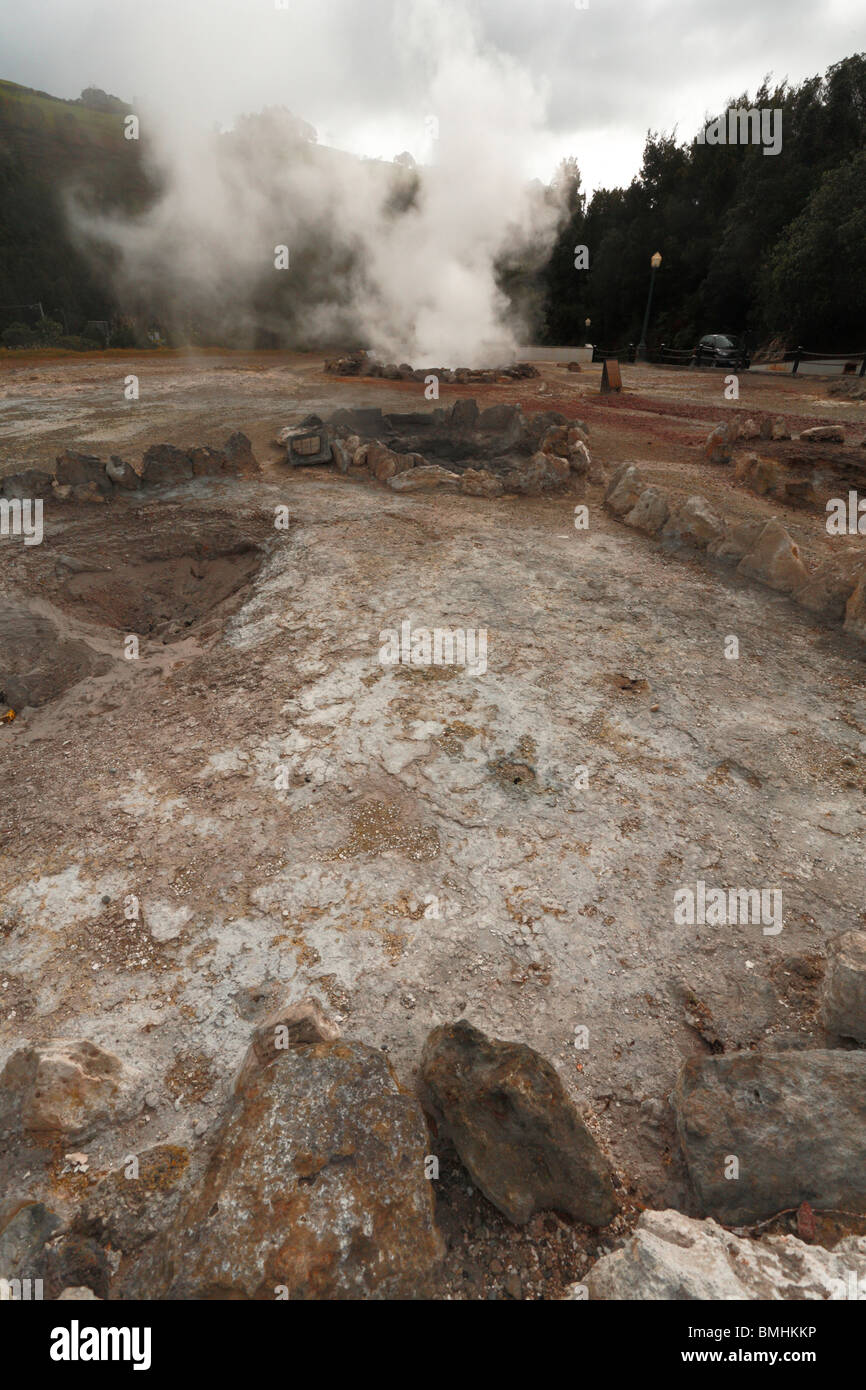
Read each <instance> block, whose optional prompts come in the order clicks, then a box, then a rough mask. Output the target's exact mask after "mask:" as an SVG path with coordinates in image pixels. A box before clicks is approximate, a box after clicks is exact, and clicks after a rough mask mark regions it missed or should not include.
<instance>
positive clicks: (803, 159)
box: [540, 54, 866, 351]
mask: <svg viewBox="0 0 866 1390" xmlns="http://www.w3.org/2000/svg"><path fill="white" fill-rule="evenodd" d="M731 107H736V108H755V107H757V108H762V107H769V108H771V109H775V108H778V109H780V110H781V111H782V113H783V115H782V148H781V151H780V153H779V154H778V155H764V154H763V152H762V150H761V148H760V146H757V145H736V144H734V145H721V144H719V145H710V144H700V143H698V142H697V141H696V139H694V138H693V139H692V140H691V141H690V142H688V143H680V142H678V141H677V140H676V138H675V136H674V135H666V134H657V133H652V132H651V133H650V134H649V135H648V137H647V142H646V146H645V149H644V155H643V163H642V166H641V170H640V173H639V174H638V176H637V177H636V178H635V179H634V180H633V181H632V183H631V185H630V187H628V188H617V189H602V190H599V191H597V192H596V193H595V194H594V195H593V197H592V199H591V200H590V202H589V204H588V205H587V203H586V201H585V199H584V198H583V196H582V195H581V193H580V185H579V175H578V173H577V168H576V165H575V164H574V162H573V161H570V162H567V163H566V167H564V168H563V169H562V170H561V171H560V179H561V180H563V181H564V182H565V183H566V184H569V185H570V196H571V203H572V212H571V215H570V216H569V218H568V221H567V222H566V224H565V225H564V226H563V228H562V231H561V234H560V236H559V238H558V240H557V244H556V246H555V248H554V251H553V254H552V256H551V258H550V262H549V264H548V266H547V268H546V271H545V273H544V277H543V279H544V290H545V293H544V299H543V310H542V314H541V323H540V331H541V333H542V334H543V336H544V340H545V341H547V342H551V343H554V342H560V343H579V342H582V341H583V336H584V320H585V319H586V318H587V317H588V318H590V319H591V320H592V328H591V332H590V338H591V340H594V341H596V342H599V343H602V344H603V345H604V346H606V347H612V348H614V347H620V346H623V345H624V344H626V343H628V342H630V341H634V342H636V341H637V340H638V338H639V336H640V329H641V322H642V317H643V311H644V306H645V302H646V295H647V289H648V282H649V271H650V264H649V263H650V256H651V255H652V254H653V252H655V251H660V252H661V254H662V257H663V262H662V267H661V269H660V270H659V272H658V275H657V277H656V284H655V291H654V301H653V303H654V308H653V318H652V326H651V332H650V341H653V340H655V341H656V342H658V341H661V340H664V341H665V342H667V343H668V344H670V345H672V346H678V347H689V346H691V345H692V344H693V343H694V341H695V339H696V338H697V337H698V336H700V335H701V334H702V333H708V332H734V333H744V332H751V333H753V334H754V335H755V338H756V339H757V340H758V341H760V342H767V341H768V340H771V339H776V338H779V339H783V340H785V341H786V342H787V343H789V344H790V345H796V343H797V342H802V343H803V344H804V345H805V346H807V347H809V348H816V349H817V350H819V351H820V350H824V351H833V350H837V351H848V350H849V349H852V348H866V54H858V55H856V56H854V57H851V58H846V59H844V60H843V61H842V62H841V63H837V64H835V65H834V66H833V67H831V68H830V69H829V70H828V72H827V73H826V75H825V76H824V77H814V78H810V79H809V80H808V81H806V82H803V83H801V85H800V86H798V87H791V86H788V85H787V83H782V84H781V85H778V86H775V87H772V88H771V87H770V86H768V84H767V82H766V81H765V82H764V84H763V85H762V86H761V87H760V88H759V90H758V91H757V92H756V94H755V95H754V97H749V96H748V95H746V94H743V95H741V96H739V97H735V98H733V99H732V100H731V101H730V102H729V103H728V108H731ZM718 114H719V115H721V114H723V113H721V112H720V113H718ZM577 245H586V246H587V247H588V248H589V269H588V270H576V269H575V267H574V260H575V256H574V247H575V246H577Z"/></svg>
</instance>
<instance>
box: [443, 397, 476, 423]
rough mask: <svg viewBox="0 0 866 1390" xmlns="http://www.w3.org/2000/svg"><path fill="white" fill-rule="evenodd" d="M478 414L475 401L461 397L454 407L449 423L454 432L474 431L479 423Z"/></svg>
mask: <svg viewBox="0 0 866 1390" xmlns="http://www.w3.org/2000/svg"><path fill="white" fill-rule="evenodd" d="M478 414H479V411H478V406H477V405H476V403H475V401H474V400H472V399H471V398H466V397H461V399H460V400H458V401H455V402H454V404H453V405H452V407H451V412H450V415H449V419H448V423H449V425H450V427H451V429H452V430H474V429H475V426H476V425H477V423H478Z"/></svg>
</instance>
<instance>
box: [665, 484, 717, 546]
mask: <svg viewBox="0 0 866 1390" xmlns="http://www.w3.org/2000/svg"><path fill="white" fill-rule="evenodd" d="M724 533H725V523H724V522H723V521H722V519H721V517H720V516H717V515H716V513H715V512H714V511H713V509H712V507H711V506H710V504H709V502H708V501H707V499H706V498H705V497H701V496H700V495H699V494H696V495H695V496H694V497H689V498H687V500H686V501H685V502H683V503H681V504H680V506H679V507H675V508H674V510H673V512H672V513H671V516H670V518H669V519H668V521H667V523H666V525H665V527H664V530H663V531H662V536H663V537H664V539H665V540H666V541H670V542H672V543H673V544H679V545H689V546H693V547H694V548H695V549H696V550H706V548H707V546H708V545H710V543H711V542H712V541H717V540H720V539H721V537H722V536H723V535H724Z"/></svg>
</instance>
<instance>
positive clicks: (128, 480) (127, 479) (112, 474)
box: [105, 454, 141, 492]
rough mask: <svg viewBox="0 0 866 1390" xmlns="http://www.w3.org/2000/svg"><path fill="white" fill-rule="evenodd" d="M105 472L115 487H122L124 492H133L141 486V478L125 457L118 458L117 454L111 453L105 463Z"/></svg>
mask: <svg viewBox="0 0 866 1390" xmlns="http://www.w3.org/2000/svg"><path fill="white" fill-rule="evenodd" d="M105 472H106V474H107V476H108V477H109V478H110V479H111V481H112V482H113V483H114V486H115V487H120V488H123V489H124V490H125V491H126V492H135V491H137V489H138V488H140V487H141V478H140V477H139V476H138V474H137V473H136V471H135V469H134V468H133V466H132V464H131V463H127V461H126V459H122V458H119V457H118V455H117V454H112V455H111V458H110V459H109V460H108V463H107V464H106V465H105Z"/></svg>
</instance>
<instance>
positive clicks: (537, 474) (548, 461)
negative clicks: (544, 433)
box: [504, 453, 570, 497]
mask: <svg viewBox="0 0 866 1390" xmlns="http://www.w3.org/2000/svg"><path fill="white" fill-rule="evenodd" d="M569 473H570V469H569V465H568V463H567V461H566V460H565V459H560V458H556V457H555V456H554V455H552V454H542V453H537V454H533V455H532V458H530V459H526V460H524V461H523V462H521V464H520V465H519V467H517V468H515V469H513V470H512V471H511V472H510V473H508V474H507V476H506V478H505V479H504V482H505V485H506V486H507V487H508V488H509V489H510V490H511V491H512V492H521V493H524V494H526V495H527V496H529V497H536V496H538V495H539V494H540V493H542V492H549V491H551V490H552V489H555V488H560V487H562V486H563V485H564V484H565V483H567V482H568V478H569Z"/></svg>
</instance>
